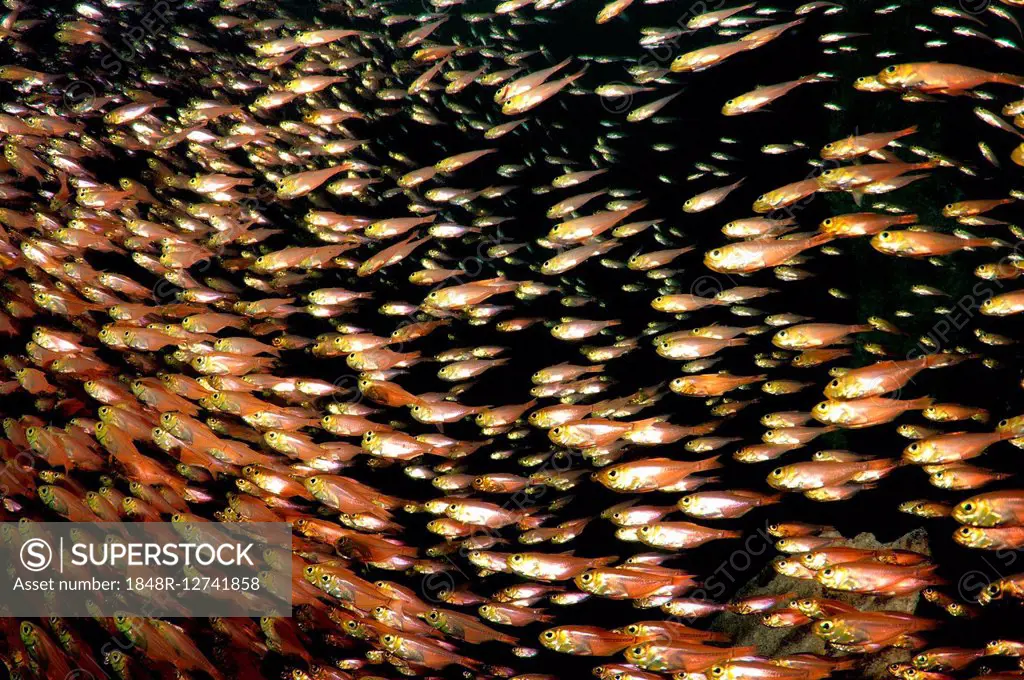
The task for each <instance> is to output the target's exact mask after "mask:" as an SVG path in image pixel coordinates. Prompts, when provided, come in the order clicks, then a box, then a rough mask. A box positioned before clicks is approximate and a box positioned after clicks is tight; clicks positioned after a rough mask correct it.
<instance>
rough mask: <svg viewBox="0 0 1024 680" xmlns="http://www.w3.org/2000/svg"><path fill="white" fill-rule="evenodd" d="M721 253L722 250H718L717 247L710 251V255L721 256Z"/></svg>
mask: <svg viewBox="0 0 1024 680" xmlns="http://www.w3.org/2000/svg"><path fill="white" fill-rule="evenodd" d="M721 255H722V251H721V250H718V249H717V248H716V249H715V250H712V251H711V257H721Z"/></svg>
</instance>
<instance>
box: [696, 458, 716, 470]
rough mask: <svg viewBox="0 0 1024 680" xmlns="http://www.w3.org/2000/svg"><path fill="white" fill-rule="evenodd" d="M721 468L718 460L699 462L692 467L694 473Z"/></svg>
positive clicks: (711, 459)
mask: <svg viewBox="0 0 1024 680" xmlns="http://www.w3.org/2000/svg"><path fill="white" fill-rule="evenodd" d="M721 467H723V465H722V461H720V460H719V459H718V458H708V459H707V460H701V461H698V462H697V465H696V466H695V467H694V469H693V471H694V472H707V471H708V470H717V469H719V468H721Z"/></svg>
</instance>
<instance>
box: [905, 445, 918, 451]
mask: <svg viewBox="0 0 1024 680" xmlns="http://www.w3.org/2000/svg"><path fill="white" fill-rule="evenodd" d="M907 448H908V449H909V450H910V451H917V450H918V449H920V448H921V445H920V444H911V445H910V446H908V447H907Z"/></svg>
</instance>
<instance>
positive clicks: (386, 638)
mask: <svg viewBox="0 0 1024 680" xmlns="http://www.w3.org/2000/svg"><path fill="white" fill-rule="evenodd" d="M383 640H384V644H391V643H392V642H394V641H395V636H394V635H385V636H384V638H383Z"/></svg>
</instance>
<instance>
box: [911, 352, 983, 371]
mask: <svg viewBox="0 0 1024 680" xmlns="http://www.w3.org/2000/svg"><path fill="white" fill-rule="evenodd" d="M978 356H979V355H977V354H953V353H952V352H937V353H935V354H928V355H926V356H925V357H924V365H925V368H942V367H943V366H955V365H956V364H959V363H960V362H961V361H967V360H968V359H976V358H978Z"/></svg>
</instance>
